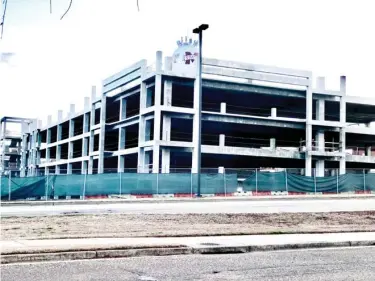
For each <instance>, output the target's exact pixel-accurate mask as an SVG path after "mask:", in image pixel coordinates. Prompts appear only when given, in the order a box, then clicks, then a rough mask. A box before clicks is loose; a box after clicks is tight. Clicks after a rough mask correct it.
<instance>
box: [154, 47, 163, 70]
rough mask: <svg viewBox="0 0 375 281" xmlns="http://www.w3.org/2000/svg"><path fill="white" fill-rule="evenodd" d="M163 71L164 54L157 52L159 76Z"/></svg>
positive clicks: (156, 68) (156, 67)
mask: <svg viewBox="0 0 375 281" xmlns="http://www.w3.org/2000/svg"><path fill="white" fill-rule="evenodd" d="M162 69H163V52H162V51H157V52H156V62H155V70H156V73H157V74H160V72H161V71H162Z"/></svg>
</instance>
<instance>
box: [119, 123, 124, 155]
mask: <svg viewBox="0 0 375 281" xmlns="http://www.w3.org/2000/svg"><path fill="white" fill-rule="evenodd" d="M125 141H126V127H123V128H120V129H119V137H118V150H122V149H125Z"/></svg>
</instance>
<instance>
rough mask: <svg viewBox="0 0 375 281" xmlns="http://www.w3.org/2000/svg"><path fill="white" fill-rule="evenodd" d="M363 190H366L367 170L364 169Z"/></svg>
mask: <svg viewBox="0 0 375 281" xmlns="http://www.w3.org/2000/svg"><path fill="white" fill-rule="evenodd" d="M363 192H366V172H365V169H363Z"/></svg>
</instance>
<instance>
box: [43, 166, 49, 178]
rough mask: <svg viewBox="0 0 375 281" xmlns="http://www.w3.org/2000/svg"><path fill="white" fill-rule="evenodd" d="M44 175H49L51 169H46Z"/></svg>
mask: <svg viewBox="0 0 375 281" xmlns="http://www.w3.org/2000/svg"><path fill="white" fill-rule="evenodd" d="M44 175H45V176H47V175H49V167H44Z"/></svg>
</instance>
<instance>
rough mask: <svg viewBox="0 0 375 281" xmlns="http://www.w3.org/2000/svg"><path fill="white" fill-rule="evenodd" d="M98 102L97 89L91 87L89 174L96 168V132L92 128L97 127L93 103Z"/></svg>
mask: <svg viewBox="0 0 375 281" xmlns="http://www.w3.org/2000/svg"><path fill="white" fill-rule="evenodd" d="M95 100H96V87H95V86H92V87H91V111H90V138H89V155H90V157H89V163H88V168H87V173H88V174H90V175H91V174H92V172H93V167H94V157H93V156H91V153H92V152H93V151H94V136H95V134H94V130H93V129H92V127H93V126H94V125H95V105H94V104H93V102H94V101H95Z"/></svg>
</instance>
